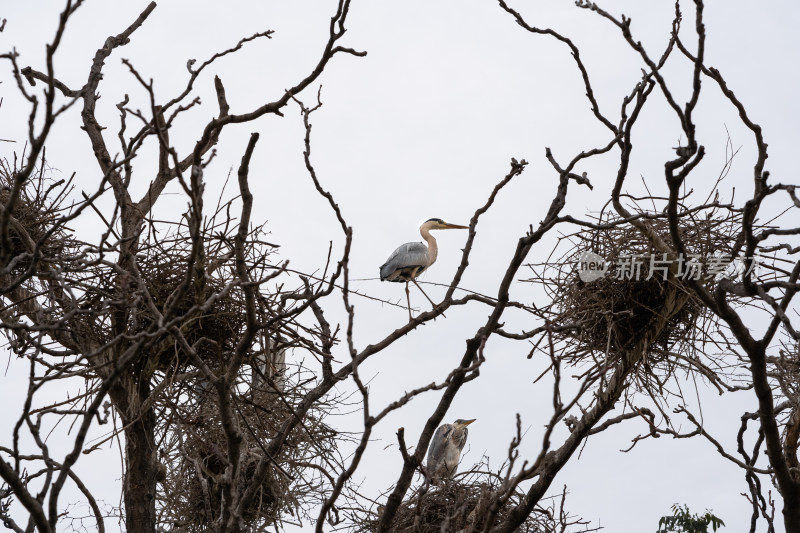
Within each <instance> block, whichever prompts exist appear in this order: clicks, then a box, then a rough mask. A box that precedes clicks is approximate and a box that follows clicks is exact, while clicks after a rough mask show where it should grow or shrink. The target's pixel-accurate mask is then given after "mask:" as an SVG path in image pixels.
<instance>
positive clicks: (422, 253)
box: [381, 218, 468, 320]
mask: <svg viewBox="0 0 800 533" xmlns="http://www.w3.org/2000/svg"><path fill="white" fill-rule="evenodd" d="M438 229H468V227H467V226H459V225H458V224H449V223H447V222H445V221H444V220H442V219H441V218H431V219H430V220H427V221H425V223H424V224H422V226H420V227H419V233H420V235H422V238H423V239H425V242H427V243H428V246H425V245H424V244H423V243H421V242H407V243H405V244H403V245H402V246H400V247H399V248H398V249H397V250H395V251H394V252H392V255H390V256H389V259H387V260H386V262H385V263H384V264H383V265H381V281H396V282H401V281H404V282H405V284H406V302H407V303H408V319H409V320H411V297H410V296H409V293H408V282H409V281H411V282H413V283H414V285H416V286H417V288H418V289H419V290H420V291H421V292H422V294H424V295H425V298H428V295H427V294H425V291H423V290H422V287H420V286H419V284H418V283H417V280H416V278H417V276H419V275H420V274H422V272H423V271H425V270H426V269H427V268H428V267H429V266H431V265H432V264H433V263H435V262H436V256H437V255H438V253H439V248H438V246H437V245H436V239H434V238H433V235H431V233H430V232H431V231H432V230H438ZM428 301H429V302H430V303H431V305H432V306H434V307H436V304H434V303H433V300H431V299H430V298H428Z"/></svg>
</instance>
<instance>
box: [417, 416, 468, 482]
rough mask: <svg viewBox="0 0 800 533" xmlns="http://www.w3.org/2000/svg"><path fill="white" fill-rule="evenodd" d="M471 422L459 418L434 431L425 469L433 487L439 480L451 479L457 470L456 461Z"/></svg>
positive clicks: (459, 457) (459, 456) (465, 441)
mask: <svg viewBox="0 0 800 533" xmlns="http://www.w3.org/2000/svg"><path fill="white" fill-rule="evenodd" d="M475 420H476V419H475V418H473V419H472V420H461V419H460V418H459V419H458V420H456V421H455V422H453V423H452V424H442V425H441V426H439V429H437V430H436V434H434V436H433V440H431V445H430V447H429V448H428V465H427V467H426V469H427V471H428V476H429V477H430V479H431V483H433V484H434V485H435V484H436V482H437V481H439V480H440V479H450V478H452V477H453V476H454V475H455V473H456V470H457V469H458V461H459V460H460V459H461V450H463V449H464V444H466V443H467V434H468V433H469V431H468V430H467V426H468V425H470V424H472V423H473V422H475Z"/></svg>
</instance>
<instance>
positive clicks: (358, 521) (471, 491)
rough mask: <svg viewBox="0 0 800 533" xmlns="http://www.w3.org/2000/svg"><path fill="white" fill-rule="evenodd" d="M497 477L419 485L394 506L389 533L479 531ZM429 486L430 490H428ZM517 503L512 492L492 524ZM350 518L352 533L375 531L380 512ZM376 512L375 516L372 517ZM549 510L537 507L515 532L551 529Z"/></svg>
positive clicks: (471, 474) (475, 475)
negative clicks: (397, 506) (396, 508)
mask: <svg viewBox="0 0 800 533" xmlns="http://www.w3.org/2000/svg"><path fill="white" fill-rule="evenodd" d="M500 485H501V482H500V480H499V479H498V478H497V477H496V476H493V475H488V474H483V473H477V472H469V473H465V475H463V476H457V477H456V478H455V479H451V480H446V481H445V482H444V483H440V484H439V485H437V486H436V487H434V488H431V487H430V486H428V485H422V486H421V487H419V488H418V489H417V490H416V491H415V492H414V493H413V494H412V495H411V496H410V497H409V498H408V499H407V500H406V501H405V502H403V503H402V504H401V506H400V507H399V508H398V510H397V513H396V515H395V518H394V522H393V523H392V525H391V527H390V528H389V529H388V530H387V531H389V532H390V533H412V532H413V533H457V532H459V533H472V532H479V531H483V529H484V527H485V526H486V521H487V519H488V518H489V514H490V509H491V507H492V504H493V503H494V502H495V500H496V499H497V494H498V490H499V488H500ZM429 489H430V490H429ZM517 503H519V494H516V493H515V494H513V495H512V497H511V498H509V499H508V500H507V501H506V502H505V503H504V504H503V505H502V506H501V507H500V509H499V510H498V511H497V513H496V515H495V516H494V520H493V524H494V525H496V524H499V523H501V522H503V521H504V520H505V519H506V518H508V516H509V513H510V512H511V509H512V508H513V507H514V506H515V505H516V504H517ZM378 511H379V512H378V513H370V514H362V515H356V516H355V517H353V520H352V521H353V527H352V529H351V531H352V532H353V533H369V532H373V531H377V530H378V523H379V522H380V512H382V509H381V508H379V509H378ZM376 515H377V516H376ZM552 522H553V515H552V513H550V512H548V511H547V510H544V509H540V508H537V509H536V510H535V511H534V512H533V513H531V514H530V515H529V516H528V517H527V518H526V520H525V522H523V523H522V524H521V525H520V526H519V527H518V528H517V529H516V531H517V532H519V533H544V532H546V531H555V530H554V529H552V528H550V527H548V526H552V525H555V524H553V523H552Z"/></svg>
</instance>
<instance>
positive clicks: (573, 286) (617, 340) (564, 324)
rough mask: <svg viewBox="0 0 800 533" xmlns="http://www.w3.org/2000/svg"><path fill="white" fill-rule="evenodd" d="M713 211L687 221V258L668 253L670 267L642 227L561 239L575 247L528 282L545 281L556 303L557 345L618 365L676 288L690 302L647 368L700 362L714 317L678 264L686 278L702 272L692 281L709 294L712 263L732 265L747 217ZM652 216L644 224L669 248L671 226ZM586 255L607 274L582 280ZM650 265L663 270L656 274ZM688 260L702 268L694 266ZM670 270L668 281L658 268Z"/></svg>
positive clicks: (654, 347) (570, 355) (604, 226)
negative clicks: (685, 359)
mask: <svg viewBox="0 0 800 533" xmlns="http://www.w3.org/2000/svg"><path fill="white" fill-rule="evenodd" d="M714 213H716V211H714V210H709V212H707V213H698V214H697V216H692V215H686V216H684V217H683V218H681V220H680V226H679V234H680V236H681V239H682V241H683V243H684V244H685V247H686V255H685V256H684V257H683V259H681V258H679V257H677V256H669V255H668V256H667V257H666V261H665V258H664V256H663V254H662V253H660V252H659V251H658V250H656V248H655V247H654V246H653V244H651V242H650V241H649V240H648V239H647V238H646V237H645V236H644V234H643V233H642V232H641V230H640V229H639V228H637V227H636V226H634V225H632V224H630V223H628V222H623V221H621V220H619V219H616V218H614V217H599V218H598V219H597V221H596V222H597V225H598V226H601V227H600V228H597V229H589V230H587V231H582V232H580V233H577V234H575V235H570V236H567V237H565V238H562V242H569V243H570V249H569V250H568V251H567V252H566V253H565V254H564V255H563V256H562V257H561V258H560V259H559V260H558V261H557V262H555V263H546V264H544V265H532V268H533V270H534V272H537V277H536V278H533V279H531V280H529V281H533V282H536V283H540V284H541V285H542V287H543V289H544V291H545V292H546V293H547V295H548V296H549V298H550V299H551V301H552V302H553V304H552V305H551V306H550V308H548V309H547V311H546V313H547V314H546V318H547V319H548V320H549V322H550V324H551V327H552V329H551V331H552V335H553V340H554V341H556V342H560V343H561V345H562V346H564V347H565V348H566V349H565V350H564V352H563V353H564V355H565V357H566V360H568V361H569V362H571V363H581V362H589V363H592V364H593V366H594V367H595V368H597V367H602V368H608V367H609V366H611V365H613V364H614V362H615V360H616V359H617V358H618V357H619V356H620V354H622V353H624V352H625V351H626V350H627V349H630V348H631V347H632V346H633V345H634V344H635V343H636V342H638V341H639V340H640V339H641V338H642V335H643V334H644V332H646V331H649V329H650V328H651V327H653V326H654V325H655V324H656V323H657V321H660V319H661V318H662V316H663V315H664V313H665V309H669V306H670V305H671V303H672V301H674V291H672V290H671V289H673V288H677V291H678V293H680V294H683V295H684V296H685V297H686V298H687V299H686V301H685V303H684V304H683V305H682V306H681V307H680V308H679V309H678V310H677V311H676V312H674V314H672V315H671V317H670V318H669V320H668V321H667V322H666V324H665V325H664V326H663V327H662V328H661V330H660V332H659V333H658V334H657V335H656V336H655V337H654V340H653V341H652V343H651V345H650V346H651V350H649V352H650V353H649V354H648V361H647V364H648V365H650V366H651V367H652V366H653V365H657V364H659V363H662V362H665V361H666V359H667V357H668V356H670V355H674V354H675V353H678V354H684V355H689V356H694V355H695V354H696V353H697V350H698V346H702V345H703V343H704V342H706V341H708V339H709V337H708V336H707V333H708V332H710V331H712V329H713V328H714V324H713V318H712V317H711V315H710V313H708V312H707V311H706V309H705V306H704V305H703V304H702V302H701V301H700V300H699V299H698V298H697V296H695V295H694V293H693V292H692V290H691V289H690V288H689V287H688V286H687V283H688V282H687V279H686V277H683V278H682V277H681V276H680V275H676V274H678V270H675V269H677V268H679V265H680V268H682V269H683V270H684V272H685V271H686V270H689V269H690V268H697V270H696V272H697V273H698V274H699V275H698V274H694V275H695V276H697V277H698V278H699V279H696V281H697V282H698V283H700V284H701V285H703V286H705V287H706V288H709V289H710V288H712V287H713V285H714V283H716V281H717V279H716V276H715V275H714V272H713V268H716V267H714V266H712V265H717V266H718V265H720V264H724V263H725V262H726V261H727V262H730V257H729V256H730V255H731V254H732V253H733V247H734V242H735V235H736V231H737V228H738V227H740V226H739V224H740V222H741V219H740V216H739V214H738V213H736V212H731V211H725V215H724V216H720V215H717V216H713V214H714ZM651 216H652V217H653V218H649V219H646V220H642V222H643V223H644V224H646V225H647V226H649V227H650V228H651V229H652V230H653V232H655V234H657V235H658V236H659V237H660V238H661V239H662V240H663V241H664V242H666V243H668V244H671V243H672V239H671V237H670V233H669V227H668V224H667V220H666V219H665V218H663V215H658V214H656V215H651ZM586 252H591V253H593V254H596V255H597V256H600V257H601V258H603V259H604V260H605V265H606V268H607V270H606V272H605V275H603V276H602V277H600V278H599V279H595V280H593V281H584V280H582V279H581V276H580V270H579V268H580V267H579V265H580V261H581V259H585V258H586V255H585V254H586ZM726 256H727V257H728V258H727V259H725V257H726ZM631 257H634V258H636V259H635V260H634V261H639V263H640V265H641V267H640V273H639V275H638V276H637V275H635V272H636V271H635V270H633V269H632V268H631V266H630V265H631V264H632V263H631V261H632V260H631V259H630V258H631ZM651 258H652V259H651ZM651 261H653V263H652V264H653V265H654V266H656V267H657V268H654V269H651ZM690 261H694V265H697V266H696V267H690V264H689V262H690ZM665 265H666V266H667V267H669V265H671V266H672V268H673V270H672V271H671V272H670V273H668V274H667V275H666V279H664V273H663V271H661V270H658V267H659V266H665ZM542 266H543V267H544V268H543V270H539V268H540V267H542ZM632 272H633V275H630V274H631V273H632ZM651 274H652V275H651ZM689 275H691V274H689V273H688V272H687V274H686V276H689ZM648 277H649V279H648ZM670 293H672V296H671V295H670ZM671 298H672V299H673V300H670V299H671Z"/></svg>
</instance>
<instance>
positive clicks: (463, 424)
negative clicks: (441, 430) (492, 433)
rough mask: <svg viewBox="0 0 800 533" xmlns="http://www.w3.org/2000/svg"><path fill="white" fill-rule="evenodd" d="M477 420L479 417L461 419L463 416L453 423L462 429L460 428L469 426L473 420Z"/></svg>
mask: <svg viewBox="0 0 800 533" xmlns="http://www.w3.org/2000/svg"><path fill="white" fill-rule="evenodd" d="M476 420H477V418H473V419H472V420H464V419H461V418H459V419H458V420H456V421H455V422H453V425H454V426H456V427H457V428H459V429H460V428H465V427H467V426H468V425H470V424H472V423H473V422H475V421H476Z"/></svg>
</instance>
